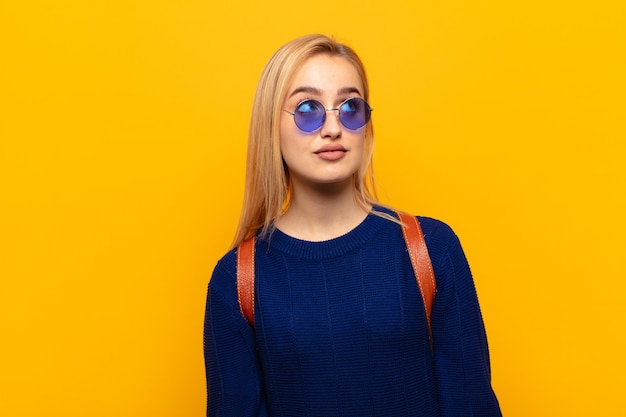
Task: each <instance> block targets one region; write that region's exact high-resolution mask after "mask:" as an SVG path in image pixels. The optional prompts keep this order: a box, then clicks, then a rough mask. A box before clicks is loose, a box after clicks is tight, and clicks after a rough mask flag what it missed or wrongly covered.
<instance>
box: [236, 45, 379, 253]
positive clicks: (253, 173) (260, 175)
mask: <svg viewBox="0 0 626 417" xmlns="http://www.w3.org/2000/svg"><path fill="white" fill-rule="evenodd" d="M320 54H327V55H330V56H333V57H342V58H345V59H346V60H348V61H349V62H350V63H351V64H352V65H354V68H355V69H356V70H357V73H358V74H359V77H360V78H361V81H362V82H363V88H364V92H363V94H364V97H363V98H364V99H365V100H366V101H367V100H368V99H369V86H368V83H367V76H366V74H365V67H364V66H363V63H362V62H361V59H360V58H359V57H358V55H357V54H356V53H355V52H354V51H353V50H352V48H350V47H349V46H346V45H344V44H341V43H338V42H336V41H335V40H333V39H332V38H330V37H328V36H325V35H318V34H315V35H307V36H303V37H301V38H297V39H295V40H293V41H291V42H289V43H287V44H285V45H283V46H282V47H281V48H280V49H278V51H276V52H275V53H274V55H273V56H272V57H271V58H270V60H269V61H268V63H267V64H266V66H265V68H264V70H263V72H262V73H261V78H260V80H259V84H258V86H257V90H256V95H255V98H254V103H253V106H252V116H251V119H250V130H249V133H248V155H247V163H246V181H245V189H244V196H243V207H242V210H241V214H240V218H239V225H238V227H237V231H236V233H235V237H234V239H233V243H232V247H233V248H234V247H236V246H238V245H239V244H240V243H241V242H243V241H244V240H246V239H247V238H249V237H251V236H253V235H254V234H256V233H257V232H258V231H259V230H261V235H266V234H268V233H271V232H272V231H273V227H274V226H273V224H274V222H275V221H276V220H277V219H278V218H279V217H280V216H281V214H282V213H283V212H284V211H285V210H286V208H287V207H288V206H289V201H290V197H291V182H290V179H289V171H288V170H287V168H286V167H285V165H284V163H283V159H282V155H281V152H280V140H279V139H280V137H279V122H280V117H281V109H282V105H283V102H284V100H285V98H286V96H287V93H288V88H289V86H290V84H291V81H292V79H293V77H294V74H295V73H296V71H297V70H298V69H299V68H300V67H301V66H302V65H303V64H304V62H305V61H306V60H307V59H309V58H311V57H312V56H315V55H320ZM373 148H374V128H373V125H372V121H371V120H370V122H369V123H368V124H367V125H366V126H365V152H364V153H363V159H362V161H361V165H360V167H359V169H358V170H357V172H356V173H355V174H354V188H355V190H356V192H355V196H356V199H357V202H358V203H359V205H361V206H362V207H363V208H368V207H370V206H371V205H372V204H374V203H376V202H377V201H378V198H377V195H376V189H375V185H374V172H373V167H372V154H373ZM385 217H386V216H385Z"/></svg>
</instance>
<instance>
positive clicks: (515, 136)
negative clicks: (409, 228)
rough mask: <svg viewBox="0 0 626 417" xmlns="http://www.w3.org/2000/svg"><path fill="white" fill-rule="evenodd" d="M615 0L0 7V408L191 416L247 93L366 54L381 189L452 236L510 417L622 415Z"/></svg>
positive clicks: (619, 39) (236, 196) (176, 1)
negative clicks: (311, 59)
mask: <svg viewBox="0 0 626 417" xmlns="http://www.w3.org/2000/svg"><path fill="white" fill-rule="evenodd" d="M624 4H625V3H624V2H623V1H621V0H616V1H603V0H600V1H595V2H578V1H565V0H555V1H548V2H545V1H539V0H530V1H521V0H514V1H507V2H503V1H496V0H485V1H462V0H443V1H435V2H433V1H423V0H418V1H412V0H405V1H396V2H374V1H363V2H361V3H354V2H341V1H334V2H305V3H299V2H282V1H277V0H268V1H263V2H249V3H245V2H244V3H233V2H212V1H207V0H205V1H192V0H187V1H186V0H150V1H148V0H134V1H133V0H125V1H121V0H115V1H111V0H109V1H105V0H93V1H69V0H59V1H44V0H40V1H12V2H9V1H3V2H2V3H0V60H1V63H0V187H1V188H0V211H1V213H0V246H1V247H0V276H1V286H0V335H1V337H2V339H1V344H0V415H2V416H11V417H18V416H37V415H46V416H72V417H73V416H133V417H135V416H151V417H155V416H201V415H203V413H204V407H205V382H204V364H203V359H202V322H203V315H204V301H205V292H206V285H207V281H208V279H209V276H210V274H211V271H212V269H213V266H214V265H215V262H216V261H217V259H218V258H219V257H220V256H221V255H222V254H223V253H224V252H225V250H226V249H227V246H228V244H229V242H230V240H231V238H232V235H233V233H234V229H235V225H236V220H237V217H238V212H239V207H240V201H241V196H242V185H243V172H244V158H245V156H244V155H245V142H246V134H247V126H248V120H249V113H250V108H251V103H252V98H253V94H254V89H255V86H256V82H257V80H258V77H259V75H260V72H261V70H262V67H263V65H264V64H265V62H266V61H267V59H268V58H269V56H270V55H271V53H272V52H273V51H274V50H276V48H278V47H279V46H280V45H282V44H283V43H284V42H286V41H288V40H290V39H292V38H294V37H296V36H299V35H302V34H306V33H310V32H323V33H327V34H331V35H335V36H336V37H337V38H338V39H339V40H341V41H345V42H347V43H349V44H350V45H352V46H353V47H354V48H355V49H356V50H357V51H358V52H359V53H360V54H361V55H362V58H363V59H364V61H365V63H366V66H367V68H368V70H369V76H370V81H371V88H372V98H371V104H372V107H374V109H375V112H374V115H373V118H374V122H375V125H376V134H377V142H376V143H377V144H376V159H375V164H376V170H377V176H378V180H379V185H380V188H381V190H382V195H383V198H384V201H385V202H387V203H390V204H392V205H394V206H396V207H399V208H402V209H404V210H407V211H411V212H413V213H416V214H421V215H427V216H432V217H436V218H439V219H442V220H444V221H446V222H447V223H449V224H450V225H451V226H452V227H453V228H454V229H455V230H456V232H457V233H458V234H459V236H460V238H461V241H462V242H463V244H464V248H465V250H466V252H467V255H468V258H469V260H470V264H471V265H472V269H473V272H474V275H475V280H476V284H477V286H478V289H479V295H480V299H481V303H482V308H483V313H484V316H485V322H486V325H487V330H488V334H489V342H490V347H491V354H492V368H493V379H494V387H495V389H496V391H497V393H498V396H499V399H500V401H501V404H502V409H503V411H504V413H505V415H506V416H508V417H517V416H533V417H538V416H550V417H555V416H567V417H573V416H618V415H626V411H624V410H625V409H626V405H625V404H624V403H623V400H621V399H620V398H622V397H623V391H624V388H625V387H626V362H625V360H624V352H626V336H625V333H626V332H624V322H625V318H626V307H625V306H624V305H625V303H624V292H625V289H626V284H625V280H624V278H626V274H625V272H626V268H625V265H624V262H625V261H624V259H625V256H624V249H625V245H624V236H625V235H626V222H625V220H624V214H625V213H626V210H625V197H624V191H625V190H624V189H625V187H624V185H625V180H626V173H625V171H626V170H625V168H624V157H625V156H626V155H625V154H626V152H625V145H624V141H625V139H626V129H625V120H624V118H625V114H626V111H625V110H626V108H625V97H626V85H625V78H626V77H625V76H624V75H625V74H626V65H625V58H624V57H625V56H626V50H625V49H626V48H625V46H624V45H626V34H625V27H626V18H625V16H626V10H625V6H624Z"/></svg>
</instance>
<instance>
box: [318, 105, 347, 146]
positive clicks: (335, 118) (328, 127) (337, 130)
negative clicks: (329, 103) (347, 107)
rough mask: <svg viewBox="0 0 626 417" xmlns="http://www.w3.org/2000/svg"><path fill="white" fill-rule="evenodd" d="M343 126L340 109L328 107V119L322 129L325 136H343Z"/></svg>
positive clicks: (331, 137) (333, 137)
mask: <svg viewBox="0 0 626 417" xmlns="http://www.w3.org/2000/svg"><path fill="white" fill-rule="evenodd" d="M341 131H342V126H341V122H340V121H339V109H326V120H324V124H323V125H322V128H321V130H320V134H321V135H322V137H323V138H328V139H337V138H339V137H341Z"/></svg>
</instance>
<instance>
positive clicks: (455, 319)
mask: <svg viewBox="0 0 626 417" xmlns="http://www.w3.org/2000/svg"><path fill="white" fill-rule="evenodd" d="M429 237H430V239H428V237H427V239H428V240H430V245H429V250H431V246H432V249H433V250H431V259H432V263H433V268H434V270H435V276H436V279H437V294H436V296H435V301H434V305H433V312H432V329H433V343H434V359H435V372H436V378H437V385H438V389H439V404H440V408H441V416H442V417H461V416H463V417H472V416H473V417H500V416H501V415H502V414H501V412H500V407H499V405H498V400H497V399H496V396H495V394H494V392H493V389H492V387H491V370H490V365H489V350H488V347H487V336H486V334H485V328H484V324H483V319H482V316H481V312H480V306H479V304H478V297H477V295H476V289H475V286H474V281H473V279H472V274H471V272H470V268H469V265H468V263H467V260H466V258H465V254H464V253H463V249H462V248H461V244H460V242H459V240H458V238H457V237H456V235H455V234H454V232H453V231H452V229H450V228H449V227H448V226H447V225H445V224H443V223H440V222H438V224H437V225H436V226H435V228H434V229H433V230H432V232H431V236H429ZM428 240H427V241H428Z"/></svg>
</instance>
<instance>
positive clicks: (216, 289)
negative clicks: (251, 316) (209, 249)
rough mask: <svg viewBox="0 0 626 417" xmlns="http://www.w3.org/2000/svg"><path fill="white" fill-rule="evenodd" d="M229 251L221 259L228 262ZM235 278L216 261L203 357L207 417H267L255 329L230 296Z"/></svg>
mask: <svg viewBox="0 0 626 417" xmlns="http://www.w3.org/2000/svg"><path fill="white" fill-rule="evenodd" d="M232 256H233V254H232V253H229V254H228V255H227V256H226V257H225V259H224V260H223V262H228V261H229V260H231V261H232V259H229V258H230V257H232ZM233 293H236V280H235V277H234V276H233V275H232V274H229V272H228V271H227V270H226V269H225V268H224V267H223V264H221V263H218V265H217V266H216V267H215V269H214V271H213V276H212V278H211V281H210V283H209V289H208V295H207V303H206V313H205V323H204V359H205V366H206V377H207V401H208V405H207V416H210V417H218V416H219V417H240V416H241V417H264V416H267V409H266V404H265V396H264V395H263V394H262V382H261V372H260V364H259V359H258V355H257V351H256V347H255V341H254V332H253V330H252V328H251V327H250V326H249V325H248V323H247V322H246V321H245V319H244V318H243V316H242V315H241V313H240V310H239V305H238V304H236V299H233V297H232V296H230V297H228V296H226V297H225V296H224V294H231V295H232V294H233Z"/></svg>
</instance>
